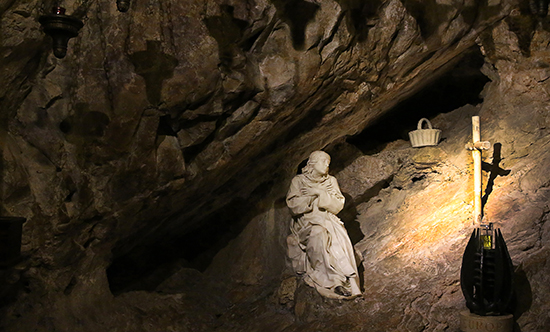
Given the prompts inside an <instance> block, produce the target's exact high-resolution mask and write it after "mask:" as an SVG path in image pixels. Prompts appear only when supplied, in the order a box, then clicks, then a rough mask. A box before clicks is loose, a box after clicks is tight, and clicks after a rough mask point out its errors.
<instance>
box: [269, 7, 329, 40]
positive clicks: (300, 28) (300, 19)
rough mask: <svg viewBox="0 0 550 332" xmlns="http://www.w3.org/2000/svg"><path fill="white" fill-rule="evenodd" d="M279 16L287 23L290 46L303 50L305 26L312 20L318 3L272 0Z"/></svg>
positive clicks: (317, 8)
mask: <svg viewBox="0 0 550 332" xmlns="http://www.w3.org/2000/svg"><path fill="white" fill-rule="evenodd" d="M271 2H272V3H273V5H274V6H275V8H276V9H277V15H278V16H279V18H280V19H281V20H282V21H283V22H285V23H286V24H288V26H289V27H290V32H291V35H292V46H293V47H294V49H296V50H303V49H304V46H305V40H306V27H307V25H308V24H309V22H311V21H313V19H314V18H315V15H316V13H317V11H318V10H319V8H320V7H319V5H316V4H314V3H311V2H307V1H304V0H272V1H271Z"/></svg>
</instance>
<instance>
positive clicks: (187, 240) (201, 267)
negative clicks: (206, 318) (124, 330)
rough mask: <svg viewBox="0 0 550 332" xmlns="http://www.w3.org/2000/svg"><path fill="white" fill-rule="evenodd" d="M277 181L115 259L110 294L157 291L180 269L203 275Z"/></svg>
mask: <svg viewBox="0 0 550 332" xmlns="http://www.w3.org/2000/svg"><path fill="white" fill-rule="evenodd" d="M276 181H280V180H278V178H277V176H275V177H274V179H272V180H270V181H267V182H265V183H262V184H260V185H259V186H258V187H257V188H256V189H255V190H254V191H253V192H252V193H251V195H250V198H249V199H244V198H235V199H233V200H232V201H231V203H229V204H227V205H225V207H223V208H222V209H220V210H218V211H216V212H215V213H212V214H211V215H210V216H208V217H207V218H206V220H205V221H204V222H203V223H201V225H200V226H199V227H196V228H195V229H192V230H190V231H189V232H188V233H186V234H183V235H176V236H174V237H172V238H169V239H165V240H164V241H161V242H157V243H151V244H146V245H141V246H138V247H136V248H134V249H133V250H132V251H131V252H129V253H127V254H125V255H122V256H119V257H116V258H115V259H114V260H113V262H112V264H111V265H110V266H109V268H108V269H107V278H108V280H109V287H110V290H111V292H112V293H113V294H114V295H118V294H121V293H124V292H129V291H135V290H145V291H154V290H155V289H156V288H157V287H158V286H159V285H160V284H161V283H162V282H163V281H164V280H166V279H167V278H168V277H170V276H171V275H173V274H174V273H175V272H177V271H178V270H179V269H181V268H191V269H195V270H198V271H200V272H204V271H205V270H206V268H207V267H208V266H209V265H210V263H211V262H212V260H213V258H214V256H215V255H216V254H217V253H218V252H219V251H220V250H221V249H223V248H225V247H226V246H227V244H228V243H229V241H231V240H232V239H234V238H236V237H237V236H238V235H239V234H240V233H241V232H242V231H243V230H244V228H245V227H246V225H248V223H249V222H250V221H251V220H252V219H253V218H255V217H256V216H258V215H259V214H261V213H262V212H263V211H264V210H265V209H264V205H263V204H262V202H264V201H265V198H266V197H267V196H268V194H269V192H270V191H271V189H272V188H273V186H274V184H275V183H276Z"/></svg>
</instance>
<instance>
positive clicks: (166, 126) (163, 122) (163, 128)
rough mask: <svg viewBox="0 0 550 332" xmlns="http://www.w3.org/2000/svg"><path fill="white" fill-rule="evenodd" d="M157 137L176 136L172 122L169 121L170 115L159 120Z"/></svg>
mask: <svg viewBox="0 0 550 332" xmlns="http://www.w3.org/2000/svg"><path fill="white" fill-rule="evenodd" d="M157 135H166V136H177V133H176V131H175V130H174V128H173V121H171V117H170V115H163V116H161V117H160V118H159V126H158V129H157Z"/></svg>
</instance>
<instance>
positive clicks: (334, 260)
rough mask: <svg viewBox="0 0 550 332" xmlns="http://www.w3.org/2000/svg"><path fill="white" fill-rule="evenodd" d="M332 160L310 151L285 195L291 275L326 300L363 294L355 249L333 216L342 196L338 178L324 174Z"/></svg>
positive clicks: (340, 222) (340, 207)
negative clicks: (292, 272)
mask: <svg viewBox="0 0 550 332" xmlns="http://www.w3.org/2000/svg"><path fill="white" fill-rule="evenodd" d="M329 164H330V156H329V155H328V154H327V153H325V152H323V151H315V152H313V153H311V155H310V156H309V159H308V161H307V165H306V166H305V167H304V168H303V169H302V174H299V175H297V176H295V177H294V178H293V179H292V184H291V185H290V189H289V190H288V194H287V196H286V203H287V205H288V207H289V208H290V210H291V212H292V215H293V217H294V218H293V220H292V221H291V225H290V230H291V231H292V233H291V234H290V235H289V236H288V238H287V243H288V253H289V256H290V259H291V260H292V265H293V267H294V271H295V272H296V273H298V274H300V275H303V277H304V281H305V282H306V283H307V284H308V285H310V286H312V287H315V289H317V291H318V292H319V293H320V294H321V295H323V296H326V297H329V298H348V297H354V296H358V295H360V294H361V290H360V289H359V274H358V272H357V264H356V261H355V254H354V250H353V246H352V244H351V241H350V239H349V236H348V233H347V231H346V229H345V228H344V223H343V222H342V221H341V220H340V219H339V218H338V217H337V216H336V214H337V213H338V212H340V211H341V210H342V208H343V207H344V201H345V198H344V196H343V195H342V192H341V191H340V188H339V187H338V182H337V181H336V178H335V177H333V176H330V175H329V174H328V166H329Z"/></svg>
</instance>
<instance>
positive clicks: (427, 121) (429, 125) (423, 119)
mask: <svg viewBox="0 0 550 332" xmlns="http://www.w3.org/2000/svg"><path fill="white" fill-rule="evenodd" d="M424 121H426V123H427V124H428V129H432V124H431V123H430V120H428V119H426V118H422V119H420V121H418V126H417V129H418V130H420V129H422V122H424Z"/></svg>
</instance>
